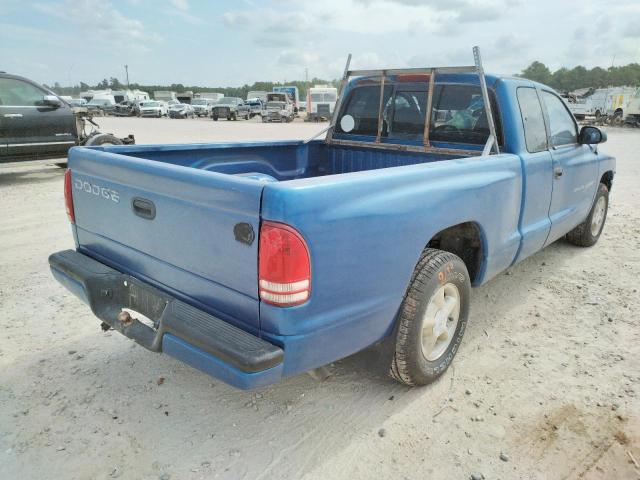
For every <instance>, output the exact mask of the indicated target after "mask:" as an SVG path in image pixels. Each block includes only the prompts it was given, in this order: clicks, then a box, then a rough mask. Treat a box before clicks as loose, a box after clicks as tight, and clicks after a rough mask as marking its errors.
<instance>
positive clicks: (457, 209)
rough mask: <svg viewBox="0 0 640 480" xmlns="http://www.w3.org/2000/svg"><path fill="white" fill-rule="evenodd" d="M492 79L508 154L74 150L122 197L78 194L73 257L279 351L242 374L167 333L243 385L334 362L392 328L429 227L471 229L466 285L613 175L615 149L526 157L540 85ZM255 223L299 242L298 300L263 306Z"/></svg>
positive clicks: (197, 359)
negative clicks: (523, 89)
mask: <svg viewBox="0 0 640 480" xmlns="http://www.w3.org/2000/svg"><path fill="white" fill-rule="evenodd" d="M361 81H366V79H361V80H356V81H355V82H353V83H352V84H351V85H350V86H349V88H352V87H353V85H354V84H356V83H358V82H361ZM438 81H439V82H451V83H471V84H477V83H478V79H477V77H476V76H475V75H439V76H438ZM488 83H489V85H490V88H492V90H493V91H494V92H495V94H496V99H497V103H498V107H499V115H500V119H501V123H502V125H503V126H504V128H503V134H504V139H503V146H502V151H503V152H505V153H502V154H500V155H492V156H490V157H467V158H456V157H457V156H454V155H442V154H427V153H415V152H401V151H390V150H381V149H374V148H366V147H351V146H349V147H347V146H329V145H326V144H325V143H324V142H323V141H321V140H315V141H312V142H310V143H308V144H304V143H302V142H300V141H293V142H249V143H242V144H238V143H216V144H200V145H134V146H111V147H93V148H74V149H72V150H71V153H70V156H69V165H70V168H71V169H72V171H73V179H74V181H75V180H76V179H77V180H82V181H86V182H88V183H89V184H90V185H99V186H101V187H104V188H107V189H110V190H116V191H118V193H119V196H120V201H119V202H118V203H115V202H111V201H110V200H108V199H105V198H103V197H102V195H100V194H99V195H94V194H92V193H87V192H85V191H83V190H82V189H74V191H73V195H74V201H75V206H76V220H77V227H76V228H74V234H75V236H76V243H77V245H78V248H79V250H80V251H82V252H83V253H86V254H88V255H90V256H93V257H94V258H96V259H98V260H100V261H102V262H103V263H105V264H108V265H110V266H113V267H114V268H117V269H118V270H120V271H122V272H126V273H129V274H131V275H133V276H136V277H138V278H140V279H141V280H144V281H147V282H148V283H150V284H152V285H154V286H156V287H158V288H160V289H163V290H165V291H166V292H168V293H170V294H171V295H173V296H175V297H176V298H179V299H181V300H183V301H185V302H187V303H189V304H192V305H194V306H196V307H198V308H201V309H202V310H205V311H207V312H209V313H211V314H214V315H216V316H218V317H220V318H223V319H225V320H226V321H228V322H230V323H233V324H234V325H237V326H239V327H241V328H243V329H245V330H247V331H249V332H251V333H254V334H260V335H261V336H262V337H264V338H266V339H268V340H269V341H271V342H272V343H273V344H275V345H278V346H280V347H282V348H283V349H284V351H285V361H284V364H283V365H281V366H279V367H276V368H274V369H271V370H267V371H265V372H260V373H258V374H246V373H242V372H239V371H237V370H235V369H233V368H232V367H230V366H228V365H226V364H224V363H223V362H220V360H218V359H216V358H214V357H212V356H211V355H208V354H206V353H204V352H202V351H200V350H198V349H197V348H195V347H193V346H192V345H189V344H187V343H185V342H184V341H182V340H180V339H178V338H176V337H173V336H171V335H165V337H164V341H163V349H164V351H165V352H166V353H168V354H170V355H173V356H175V357H176V358H179V359H181V360H182V361H185V362H186V363H188V364H190V365H192V366H195V367H196V368H199V369H200V370H202V371H204V372H206V373H208V374H210V375H213V376H215V377H217V378H221V379H222V380H224V381H226V382H228V383H230V384H232V385H235V386H237V387H239V388H253V387H257V386H261V385H266V384H268V383H273V382H275V381H277V380H278V379H279V378H281V377H283V376H289V375H293V374H296V373H299V372H302V371H305V370H308V369H310V368H314V367H317V366H320V365H323V364H326V363H329V362H331V361H334V360H336V359H339V358H342V357H345V356H347V355H349V354H351V353H354V352H357V351H359V350H361V349H363V348H365V347H367V346H369V345H371V344H373V343H375V342H376V341H378V340H380V339H382V338H384V337H385V336H387V335H389V333H390V332H391V330H392V328H393V324H394V319H395V317H396V314H397V311H398V308H399V307H400V304H401V302H402V298H403V295H404V293H405V291H406V287H407V285H408V282H409V280H410V277H411V274H412V272H413V269H414V267H415V264H416V262H417V260H418V258H419V256H420V253H421V251H422V250H423V248H424V247H425V245H426V244H427V243H428V242H429V240H430V239H431V238H433V236H434V235H435V234H437V233H438V232H440V231H441V230H444V229H446V228H448V227H450V226H454V225H457V224H460V223H463V222H473V223H474V224H475V225H476V226H477V227H478V229H479V231H480V233H481V241H482V252H483V258H482V266H481V269H480V271H479V274H478V276H477V278H476V279H475V281H474V285H479V284H482V283H484V282H486V281H487V280H488V279H490V278H491V277H493V276H494V275H496V274H498V273H499V272H500V271H502V270H504V269H505V268H507V267H508V266H509V265H511V264H513V263H515V262H516V261H518V260H521V259H523V258H525V257H526V256H528V255H530V254H532V253H534V252H535V251H537V250H539V249H540V248H542V246H543V245H544V244H545V241H551V240H552V239H553V238H555V237H556V235H561V234H564V233H566V230H567V229H568V228H569V227H571V226H573V225H575V224H577V223H579V222H580V221H582V220H583V219H584V216H585V214H586V213H585V212H586V210H588V206H589V205H590V200H589V199H591V201H592V199H593V192H592V191H591V187H590V186H589V187H584V189H583V190H586V191H582V190H578V191H575V192H574V190H575V189H576V188H578V189H580V187H581V186H582V185H586V184H587V183H589V182H591V181H594V182H595V183H596V184H597V182H598V180H599V176H602V174H604V173H605V172H606V171H610V170H611V171H614V170H615V163H614V160H613V159H612V158H611V157H608V156H606V155H603V154H598V155H597V156H595V154H594V152H593V151H588V148H589V147H580V148H579V149H575V151H571V152H568V151H567V152H564V151H558V152H553V153H550V152H548V151H545V152H541V153H540V154H533V155H532V154H528V153H527V152H526V148H525V143H524V135H523V130H522V120H521V117H520V112H519V107H518V103H517V101H516V97H515V90H516V88H517V87H518V86H537V87H540V86H539V85H537V84H534V83H532V82H529V81H527V80H524V79H516V78H513V79H512V78H498V77H494V76H489V77H488ZM405 143H406V142H405ZM437 146H441V147H448V148H456V147H457V148H469V146H464V145H452V144H438V145H437ZM473 148H479V147H478V146H474V147H473ZM578 150H579V151H578ZM594 156H595V158H597V165H598V166H597V167H595V165H596V163H593V161H594V160H593V158H594ZM445 160H446V161H445ZM554 162H556V163H561V164H563V165H564V166H565V167H566V168H567V171H566V173H565V175H567V176H570V177H571V182H573V183H570V182H567V183H566V184H565V187H564V188H565V192H564V193H563V192H560V191H558V189H557V187H558V186H557V185H556V183H554V179H553V178H552V176H553V165H554ZM581 165H582V166H584V165H589V168H590V169H589V170H588V173H589V174H588V175H586V174H585V172H586V171H587V170H581V171H579V172H578V169H579V167H580V166H581ZM575 172H578V173H579V174H577V173H575ZM556 193H557V194H558V195H557V196H556ZM136 196H138V197H143V198H146V199H149V200H151V201H153V202H154V204H155V206H156V210H157V215H156V218H155V219H154V220H152V221H150V220H146V219H143V218H140V217H137V216H136V215H135V214H134V213H133V212H132V210H131V200H132V199H133V198H134V197H136ZM552 197H553V202H554V203H553V205H551V203H552ZM550 207H551V216H550V215H549V208H550ZM263 220H272V221H279V222H284V223H287V224H289V225H291V226H293V227H294V228H296V229H297V230H298V231H299V232H300V233H301V235H302V236H303V237H304V238H305V240H306V242H307V244H308V246H309V251H310V255H311V263H312V292H311V297H310V300H309V301H308V302H307V303H305V304H303V305H299V306H296V307H291V308H278V307H274V306H272V305H267V304H261V303H260V302H259V300H258V292H257V263H258V258H257V255H258V252H257V246H258V242H257V241H254V242H253V243H252V245H246V244H243V243H241V242H238V241H236V240H235V238H234V236H233V227H234V225H235V224H236V223H239V222H246V223H249V224H250V225H251V226H252V228H253V229H254V232H255V233H256V240H257V234H258V232H259V227H260V222H261V221H263ZM552 221H553V222H554V225H553V227H552ZM552 229H555V230H553V231H552ZM550 231H551V234H550ZM59 280H60V281H63V280H65V279H59ZM73 287H74V286H73V285H71V286H70V289H72V290H73ZM75 293H76V294H78V295H79V296H81V295H83V292H80V291H77V292H75Z"/></svg>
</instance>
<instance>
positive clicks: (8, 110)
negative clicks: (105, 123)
mask: <svg viewBox="0 0 640 480" xmlns="http://www.w3.org/2000/svg"><path fill="white" fill-rule="evenodd" d="M87 125H88V126H87ZM87 129H89V131H87ZM123 143H134V137H133V135H129V136H128V137H127V138H117V137H115V136H114V135H112V134H110V133H100V131H98V125H97V124H96V123H95V122H94V121H93V120H92V119H91V117H89V116H88V112H87V109H86V108H76V107H72V106H71V105H69V104H67V103H66V102H64V101H62V100H61V99H60V98H59V97H58V96H57V95H56V94H54V93H53V92H52V91H50V90H48V89H47V88H45V87H43V86H42V85H40V84H38V83H36V82H34V81H32V80H29V79H27V78H24V77H20V76H17V75H10V74H7V73H0V162H15V161H19V160H40V159H46V158H62V157H66V156H67V152H68V151H69V149H70V148H71V147H73V146H75V145H121V144H123Z"/></svg>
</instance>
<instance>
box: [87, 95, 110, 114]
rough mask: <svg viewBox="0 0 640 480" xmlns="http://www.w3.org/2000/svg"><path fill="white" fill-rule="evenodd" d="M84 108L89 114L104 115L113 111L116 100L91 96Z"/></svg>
mask: <svg viewBox="0 0 640 480" xmlns="http://www.w3.org/2000/svg"><path fill="white" fill-rule="evenodd" d="M85 108H86V109H87V110H88V111H89V113H90V114H91V115H94V116H104V115H109V114H111V113H113V112H114V110H115V108H116V102H115V101H114V100H113V99H112V98H104V97H93V98H92V99H91V100H90V101H89V102H87V104H86V105H85Z"/></svg>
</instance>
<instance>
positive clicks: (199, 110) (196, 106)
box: [191, 98, 216, 117]
mask: <svg viewBox="0 0 640 480" xmlns="http://www.w3.org/2000/svg"><path fill="white" fill-rule="evenodd" d="M215 103H216V101H215V100H213V99H211V98H194V99H193V102H191V106H192V107H193V111H194V113H195V114H196V116H198V117H210V116H211V110H212V109H213V106H214V105H215Z"/></svg>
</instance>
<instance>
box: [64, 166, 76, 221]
mask: <svg viewBox="0 0 640 480" xmlns="http://www.w3.org/2000/svg"><path fill="white" fill-rule="evenodd" d="M64 204H65V206H66V207H67V217H69V221H70V222H71V223H76V216H75V213H74V211H73V195H72V191H71V170H70V169H67V171H66V172H64Z"/></svg>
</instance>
